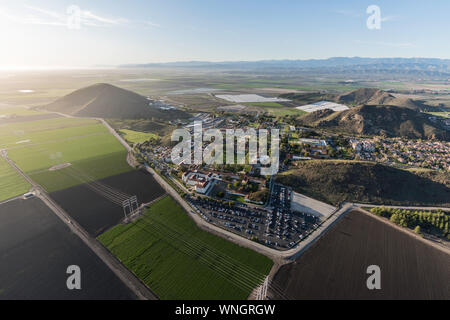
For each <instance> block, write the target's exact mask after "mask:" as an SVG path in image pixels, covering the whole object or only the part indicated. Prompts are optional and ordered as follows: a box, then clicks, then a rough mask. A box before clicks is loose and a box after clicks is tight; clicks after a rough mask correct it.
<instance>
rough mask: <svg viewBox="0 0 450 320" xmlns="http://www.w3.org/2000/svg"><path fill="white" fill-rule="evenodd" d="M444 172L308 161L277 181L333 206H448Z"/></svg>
mask: <svg viewBox="0 0 450 320" xmlns="http://www.w3.org/2000/svg"><path fill="white" fill-rule="evenodd" d="M449 179H450V176H449V174H448V173H436V174H434V175H433V177H430V176H429V174H427V173H424V174H421V173H413V172H410V171H405V170H400V169H395V168H392V167H388V166H384V165H380V164H374V163H365V162H350V161H347V162H344V161H310V162H303V163H300V165H299V167H298V168H297V169H294V170H290V171H287V172H284V173H282V174H280V175H279V176H278V177H277V181H278V182H280V183H282V184H285V185H288V186H291V187H292V188H293V189H294V191H296V192H299V193H302V194H305V195H308V196H310V197H313V198H316V199H319V200H322V201H325V202H327V203H331V204H333V205H337V204H338V203H340V202H342V201H350V202H360V203H373V204H386V205H388V204H391V205H432V206H438V205H440V206H447V207H448V206H450V188H449V187H448V186H446V185H445V184H442V183H440V182H439V181H449Z"/></svg>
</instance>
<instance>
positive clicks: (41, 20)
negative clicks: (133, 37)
mask: <svg viewBox="0 0 450 320" xmlns="http://www.w3.org/2000/svg"><path fill="white" fill-rule="evenodd" d="M24 8H25V11H23V12H9V11H8V10H6V9H5V8H0V17H3V18H5V19H7V20H9V21H11V22H14V23H18V24H30V25H49V26H67V19H68V15H67V14H66V13H65V12H63V13H60V12H56V11H51V10H48V9H45V8H40V7H36V6H30V5H25V6H24ZM80 19H81V25H82V26H88V27H108V26H116V25H124V24H126V23H128V22H129V21H128V20H127V19H124V18H120V17H118V18H117V17H115V18H110V17H105V16H101V15H99V14H96V13H94V12H92V11H89V10H81V9H80Z"/></svg>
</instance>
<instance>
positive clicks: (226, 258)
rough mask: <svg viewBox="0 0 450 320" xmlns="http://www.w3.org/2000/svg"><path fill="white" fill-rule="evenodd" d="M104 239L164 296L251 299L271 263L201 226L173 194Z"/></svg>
mask: <svg viewBox="0 0 450 320" xmlns="http://www.w3.org/2000/svg"><path fill="white" fill-rule="evenodd" d="M99 240H100V241H101V242H102V243H103V244H104V245H105V246H106V247H107V248H108V249H109V250H110V251H111V252H112V253H113V254H114V255H116V257H117V258H118V259H119V260H121V261H122V263H124V264H125V265H126V266H127V267H128V268H129V269H130V270H131V271H132V272H134V273H135V274H136V275H137V276H138V277H139V278H140V279H141V280H142V281H143V282H144V283H145V284H146V285H147V286H148V287H149V288H150V289H151V290H152V291H153V292H155V293H156V294H157V295H158V296H159V297H160V298H161V299H175V300H181V299H187V300H195V299H199V300H205V299H207V300H211V299H212V300H219V299H246V298H247V297H248V296H249V294H250V293H251V291H252V290H253V289H254V288H255V287H256V286H257V285H259V284H260V283H262V282H263V281H264V278H265V276H266V275H267V274H268V273H269V271H270V269H271V267H272V261H271V260H270V259H269V258H267V257H265V256H262V255H260V254H258V253H256V252H254V251H252V250H249V249H245V248H242V247H239V246H237V245H235V244H233V243H231V242H228V241H226V240H224V239H222V238H220V237H217V236H215V235H212V234H209V233H207V232H205V231H202V230H200V229H199V228H198V227H197V226H196V225H195V223H194V222H193V221H192V220H191V219H190V218H189V217H188V216H187V215H186V213H185V212H184V211H183V209H182V208H181V207H180V206H179V205H178V204H177V203H176V202H175V201H174V200H173V199H172V198H170V197H169V196H166V197H164V198H163V199H161V200H159V201H157V202H156V203H154V204H153V205H152V206H151V207H150V208H149V209H148V211H147V212H146V214H145V215H144V216H143V217H141V218H139V219H138V220H136V221H135V222H133V223H131V224H128V225H118V226H116V227H114V228H113V229H111V230H110V231H108V232H106V233H104V234H102V235H101V236H100V237H99Z"/></svg>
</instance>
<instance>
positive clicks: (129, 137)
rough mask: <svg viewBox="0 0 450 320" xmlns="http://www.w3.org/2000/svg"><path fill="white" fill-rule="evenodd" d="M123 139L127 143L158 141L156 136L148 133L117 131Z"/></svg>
mask: <svg viewBox="0 0 450 320" xmlns="http://www.w3.org/2000/svg"><path fill="white" fill-rule="evenodd" d="M119 132H120V133H121V134H122V136H123V138H124V139H125V140H126V141H127V142H129V143H132V144H133V143H142V142H145V141H147V140H150V139H158V135H156V134H154V133H149V132H139V131H133V130H128V129H122V130H120V131H119Z"/></svg>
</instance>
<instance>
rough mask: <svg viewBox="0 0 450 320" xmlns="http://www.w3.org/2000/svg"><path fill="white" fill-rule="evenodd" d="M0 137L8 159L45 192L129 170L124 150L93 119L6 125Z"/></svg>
mask: <svg viewBox="0 0 450 320" xmlns="http://www.w3.org/2000/svg"><path fill="white" fill-rule="evenodd" d="M0 136H1V138H0V147H3V148H6V149H7V150H8V156H9V158H10V159H11V160H13V161H14V162H15V163H16V164H17V165H18V166H19V167H20V168H21V170H23V171H24V172H25V173H27V174H28V175H29V176H30V177H31V178H32V179H33V180H34V181H36V182H37V183H38V184H40V185H42V186H43V187H44V188H45V189H46V190H47V191H48V192H54V191H57V190H61V189H65V188H69V187H72V186H75V185H79V184H82V183H85V182H87V181H94V180H97V179H102V178H105V177H109V176H113V175H117V174H120V173H123V172H127V171H130V170H132V168H131V167H129V165H128V164H127V162H126V154H127V152H126V150H125V148H124V147H123V146H122V145H121V144H120V143H119V142H118V141H117V139H116V138H115V137H114V136H113V135H112V134H110V133H109V131H108V130H107V129H106V128H105V127H104V126H103V125H102V124H100V123H98V122H97V121H96V120H92V119H68V118H62V119H51V120H42V121H35V122H26V123H20V124H10V125H5V126H2V127H0ZM64 164H67V165H68V167H66V168H59V169H54V168H55V166H58V165H64ZM49 169H52V170H49Z"/></svg>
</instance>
